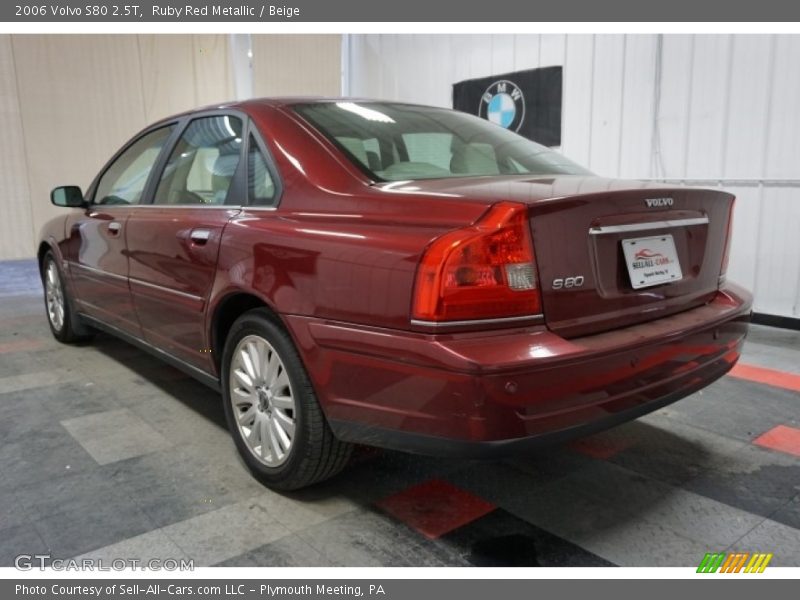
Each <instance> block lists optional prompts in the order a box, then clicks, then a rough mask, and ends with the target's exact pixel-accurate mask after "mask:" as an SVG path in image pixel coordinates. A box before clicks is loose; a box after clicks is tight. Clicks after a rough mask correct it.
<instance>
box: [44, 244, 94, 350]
mask: <svg viewBox="0 0 800 600" xmlns="http://www.w3.org/2000/svg"><path fill="white" fill-rule="evenodd" d="M42 283H43V284H44V302H45V308H46V309H47V322H48V323H49V324H50V331H52V332H53V337H55V338H56V339H57V340H58V341H59V342H63V343H65V344H74V343H77V342H84V341H87V340H90V339H91V338H92V331H91V330H90V329H89V328H88V327H87V326H86V325H84V324H83V323H81V320H80V316H78V315H77V314H76V313H75V312H74V309H73V307H72V299H71V298H70V297H69V294H68V293H67V289H66V287H65V285H64V278H63V277H62V275H61V270H60V269H59V268H58V262H57V261H56V258H55V256H53V253H52V252H51V251H48V252H47V254H45V256H44V260H43V261H42Z"/></svg>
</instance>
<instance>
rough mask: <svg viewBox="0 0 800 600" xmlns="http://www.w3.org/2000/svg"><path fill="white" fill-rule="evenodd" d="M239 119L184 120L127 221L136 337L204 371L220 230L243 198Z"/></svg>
mask: <svg viewBox="0 0 800 600" xmlns="http://www.w3.org/2000/svg"><path fill="white" fill-rule="evenodd" d="M243 127H244V118H243V117H242V116H239V115H237V114H234V113H228V112H215V113H208V114H204V115H200V116H198V117H196V118H194V119H192V120H191V121H190V122H189V123H188V124H187V125H186V127H185V129H184V130H183V131H182V132H181V134H180V136H179V137H178V140H177V142H176V143H175V145H174V146H173V148H172V149H171V151H170V154H169V157H168V159H167V160H166V161H165V165H164V168H163V170H162V171H161V173H160V174H159V180H158V183H157V184H156V185H155V186H154V192H153V196H152V198H151V199H150V203H149V204H148V205H145V206H141V207H139V208H137V210H136V211H135V212H134V213H133V214H132V215H131V216H130V217H129V219H128V225H127V230H128V237H127V242H128V245H127V251H128V257H129V261H130V287H131V295H132V298H133V304H134V306H135V308H136V313H137V315H138V317H139V322H140V323H141V326H142V332H143V336H144V339H145V340H146V341H147V342H149V343H151V344H152V345H154V346H156V347H158V348H160V349H162V350H165V351H166V352H169V353H170V354H172V355H174V356H176V357H177V358H179V359H181V360H183V361H184V362H186V363H189V364H190V365H193V366H196V367H198V368H200V369H203V370H205V371H210V370H212V368H211V367H212V357H211V354H210V352H209V349H208V348H207V347H206V345H207V343H208V342H207V340H206V336H205V332H204V327H203V320H204V319H203V317H204V314H205V309H206V303H207V301H208V296H209V293H210V291H211V287H212V285H213V282H214V277H215V273H216V267H217V258H218V255H219V248H220V240H221V239H222V232H223V230H224V229H225V226H226V225H227V224H228V222H229V221H230V219H231V218H232V217H234V216H235V215H237V214H238V213H239V212H240V206H241V203H242V198H243V193H244V192H243V189H244V173H243V167H242V165H243V160H242V158H243V148H244V144H243V142H242V136H243V133H242V131H243Z"/></svg>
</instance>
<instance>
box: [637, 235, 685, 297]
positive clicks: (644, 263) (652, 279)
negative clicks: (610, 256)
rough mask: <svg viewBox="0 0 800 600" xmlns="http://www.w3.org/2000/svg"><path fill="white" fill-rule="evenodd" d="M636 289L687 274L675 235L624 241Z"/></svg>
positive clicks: (674, 279)
mask: <svg viewBox="0 0 800 600" xmlns="http://www.w3.org/2000/svg"><path fill="white" fill-rule="evenodd" d="M622 251H623V252H624V253H625V262H626V263H627V265H628V274H629V275H630V277H631V285H632V286H633V289H635V290H638V289H640V288H645V287H650V286H653V285H659V284H662V283H669V282H672V281H679V280H680V279H681V278H682V277H683V272H682V271H681V263H680V262H679V261H678V252H677V250H675V241H674V240H673V239H672V236H671V235H658V236H655V237H646V238H636V239H632V240H622Z"/></svg>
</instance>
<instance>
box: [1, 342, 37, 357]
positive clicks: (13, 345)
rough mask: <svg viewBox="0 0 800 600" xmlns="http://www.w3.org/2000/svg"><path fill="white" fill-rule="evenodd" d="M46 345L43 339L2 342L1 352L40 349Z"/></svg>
mask: <svg viewBox="0 0 800 600" xmlns="http://www.w3.org/2000/svg"><path fill="white" fill-rule="evenodd" d="M43 346H44V342H42V341H41V340H14V341H13V342H0V354H5V353H7V352H29V351H31V350H39V349H40V348H42V347H43Z"/></svg>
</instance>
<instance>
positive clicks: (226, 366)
mask: <svg viewBox="0 0 800 600" xmlns="http://www.w3.org/2000/svg"><path fill="white" fill-rule="evenodd" d="M222 390H223V396H224V401H225V416H226V418H227V421H228V427H229V429H230V430H231V434H232V435H233V439H234V442H235V443H236V447H237V449H238V450H239V453H240V454H241V455H242V458H243V459H244V461H245V464H247V466H248V468H249V469H250V471H251V472H252V473H253V474H254V475H255V476H256V477H257V478H258V479H259V480H261V481H262V482H263V483H264V484H266V485H267V486H268V487H271V488H274V489H278V490H295V489H299V488H302V487H306V486H309V485H311V484H313V483H316V482H318V481H322V480H324V479H328V478H329V477H332V476H334V475H336V474H337V473H338V472H339V471H341V470H342V468H344V466H345V465H346V464H347V462H348V460H349V458H350V454H351V452H352V446H351V445H350V444H347V443H344V442H341V441H339V440H338V439H336V438H335V437H334V435H333V433H332V432H331V430H330V428H329V427H328V424H327V422H326V421H325V417H324V415H323V414H322V410H321V409H320V407H319V403H318V402H317V397H316V394H315V393H314V389H313V387H312V386H311V381H310V380H309V378H308V374H307V373H306V370H305V368H304V367H303V364H302V362H301V361H300V357H299V355H298V354H297V350H296V349H295V347H294V344H293V342H292V340H291V338H290V337H289V336H288V334H287V333H286V332H285V331H284V330H283V329H282V328H281V327H280V326H279V325H278V324H277V323H275V321H274V320H273V318H272V316H271V314H270V313H269V312H268V311H266V310H263V309H257V310H252V311H249V312H247V313H245V314H244V315H242V316H241V317H240V318H239V319H238V320H237V321H236V322H235V323H234V324H233V326H232V327H231V331H230V333H229V335H228V339H227V340H226V343H225V351H224V353H223V358H222Z"/></svg>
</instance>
